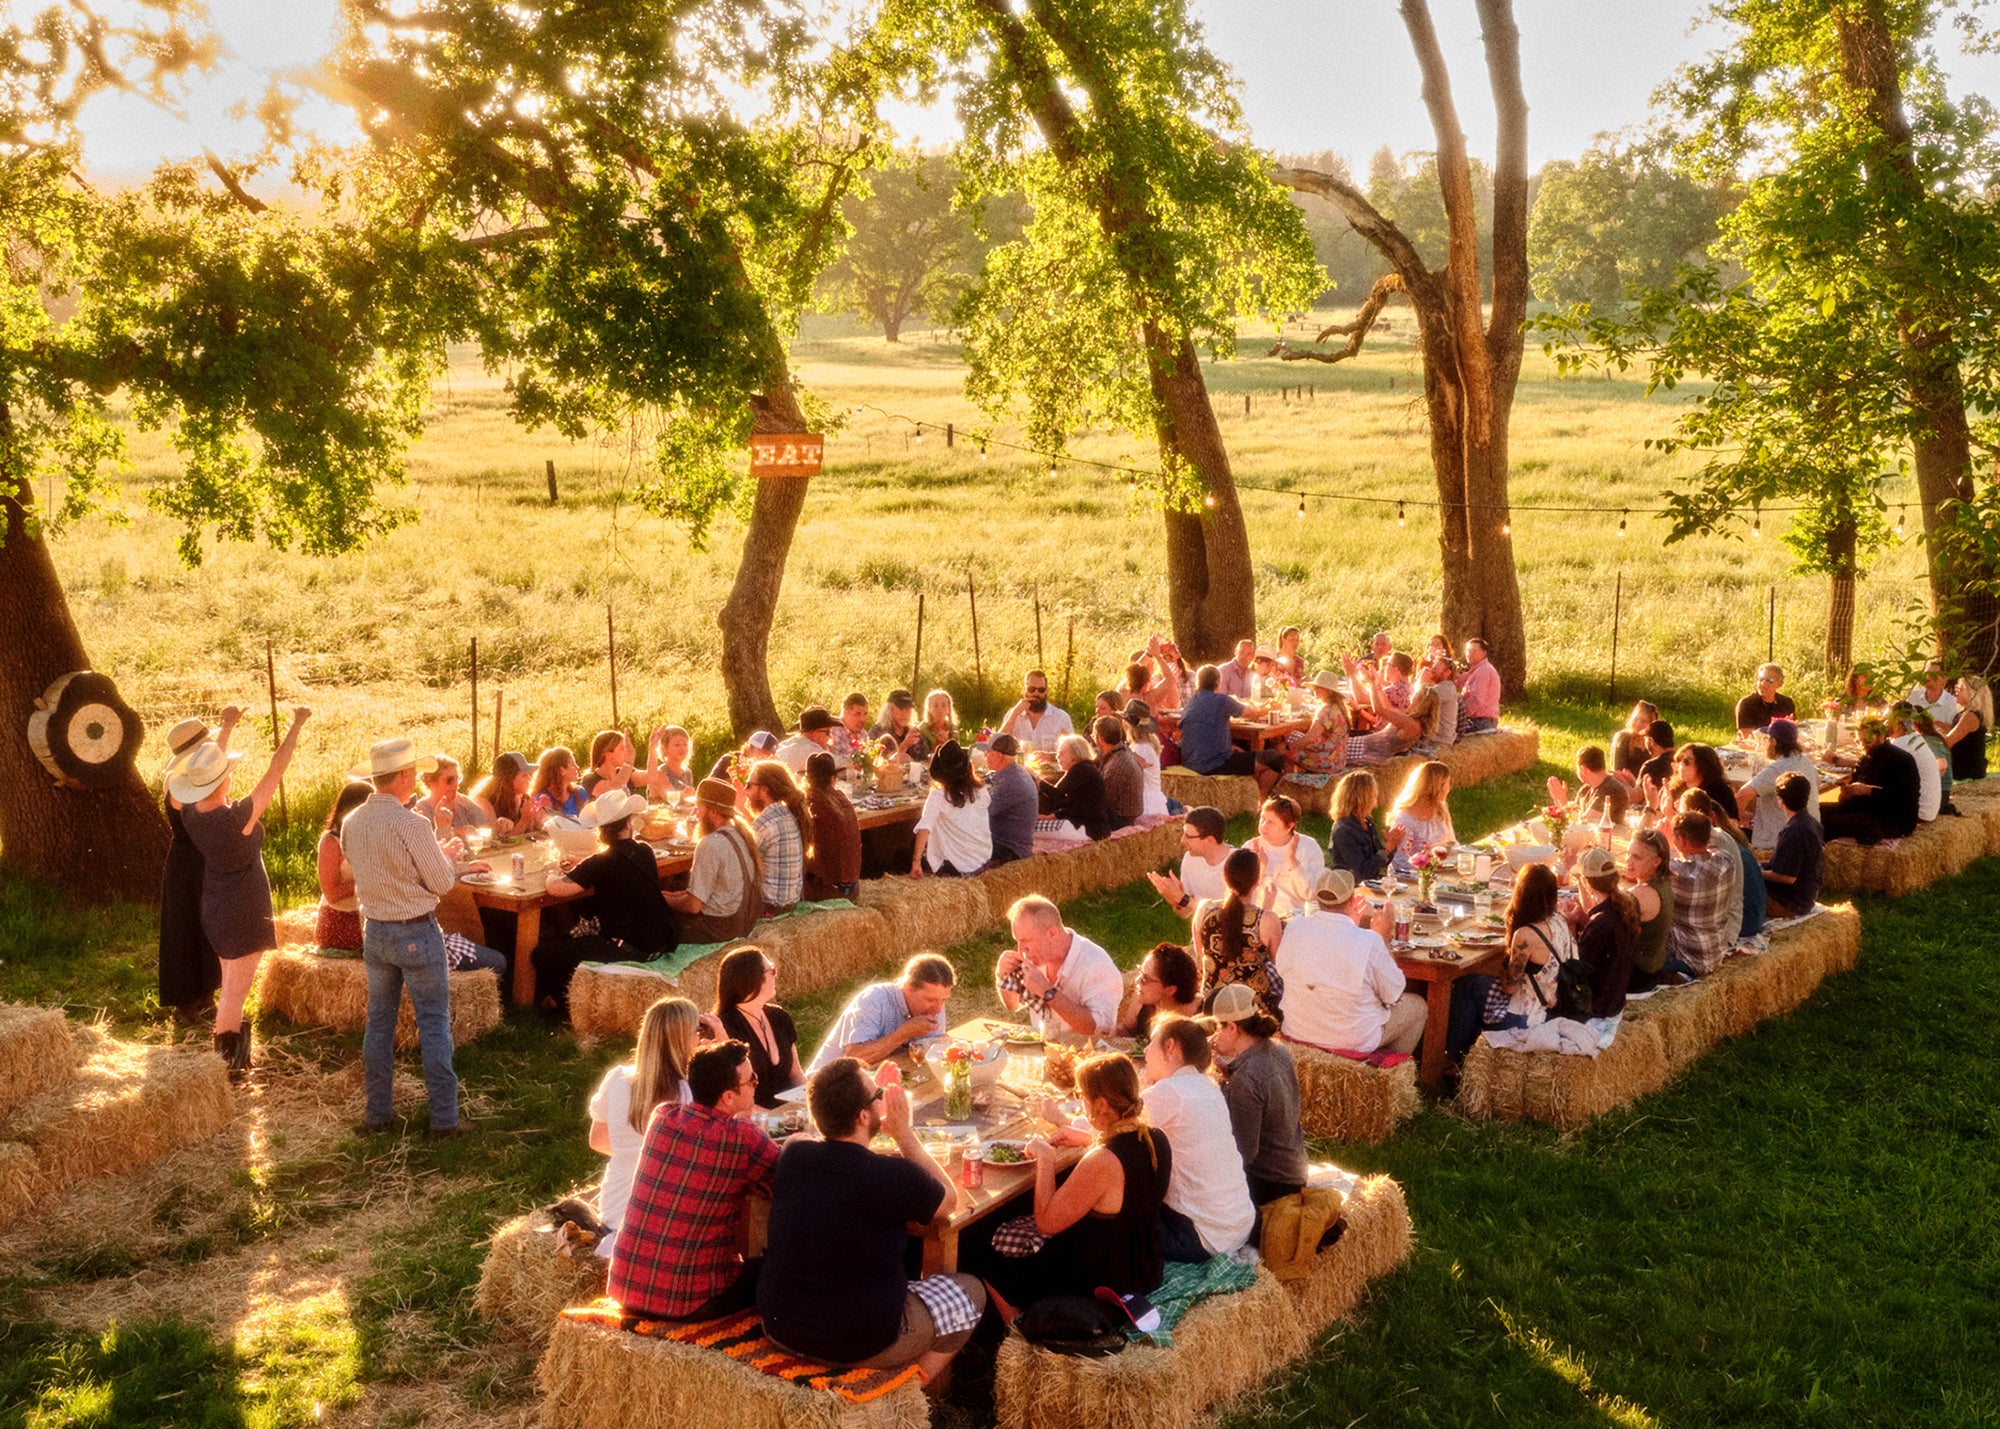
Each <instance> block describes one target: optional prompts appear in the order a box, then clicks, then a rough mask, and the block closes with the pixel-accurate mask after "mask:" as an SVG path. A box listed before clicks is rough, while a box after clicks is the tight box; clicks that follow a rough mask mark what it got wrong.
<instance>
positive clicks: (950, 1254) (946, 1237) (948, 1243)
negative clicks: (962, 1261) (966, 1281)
mask: <svg viewBox="0 0 2000 1429" xmlns="http://www.w3.org/2000/svg"><path fill="white" fill-rule="evenodd" d="M957 1269H958V1231H957V1230H956V1229H955V1228H954V1227H952V1226H946V1227H944V1228H943V1229H942V1230H940V1229H938V1228H936V1227H933V1228H931V1229H930V1230H928V1231H926V1232H925V1233H924V1274H925V1275H926V1276H931V1275H949V1274H951V1272H953V1271H954V1270H957Z"/></svg>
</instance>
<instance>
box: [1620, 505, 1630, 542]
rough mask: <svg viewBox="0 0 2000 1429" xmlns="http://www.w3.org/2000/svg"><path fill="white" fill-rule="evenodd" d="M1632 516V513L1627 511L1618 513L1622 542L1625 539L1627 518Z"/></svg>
mask: <svg viewBox="0 0 2000 1429" xmlns="http://www.w3.org/2000/svg"><path fill="white" fill-rule="evenodd" d="M1630 514H1631V513H1630V512H1626V511H1620V512H1619V513H1618V539H1619V540H1621V541H1622V540H1624V539H1625V518H1626V517H1627V516H1628V515H1630Z"/></svg>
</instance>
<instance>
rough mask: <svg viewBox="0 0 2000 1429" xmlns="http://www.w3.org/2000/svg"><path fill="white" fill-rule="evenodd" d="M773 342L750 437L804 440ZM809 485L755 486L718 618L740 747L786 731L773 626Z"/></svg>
mask: <svg viewBox="0 0 2000 1429" xmlns="http://www.w3.org/2000/svg"><path fill="white" fill-rule="evenodd" d="M772 342H773V344H774V351H773V355H772V357H771V359H770V361H771V372H772V377H771V380H770V381H769V382H768V383H767V384H766V385H765V388H764V391H763V393H762V394H761V395H759V396H758V397H756V398H754V399H752V401H751V421H750V429H751V430H752V431H753V432H759V433H775V432H803V431H805V430H806V418H805V413H804V412H803V411H801V410H800V408H799V399H798V394H797V393H796V392H795V391H794V390H793V388H792V378H791V370H790V367H789V365H788V364H787V363H786V361H785V358H784V354H783V352H782V350H780V349H777V348H776V347H775V344H776V342H777V339H776V335H775V334H774V335H773V337H772ZM810 480H811V479H810V478H808V477H803V476H785V477H767V478H764V479H762V480H759V481H758V482H757V491H756V495H755V496H754V497H753V498H752V500H751V505H750V524H749V526H748V527H747V528H745V530H744V532H743V554H742V556H741V557H739V558H738V560H737V563H736V583H735V584H734V585H733V586H731V587H730V590H729V599H728V600H727V601H725V602H724V603H723V606H722V610H721V612H720V613H719V614H718V615H717V616H716V618H715V623H716V624H717V625H718V626H719V627H721V630H722V659H721V666H722V687H723V690H724V692H725V694H726V695H727V696H728V699H729V723H730V727H731V728H732V729H733V730H734V731H735V734H736V737H737V738H738V739H739V740H741V739H747V738H749V736H750V735H751V734H752V733H753V732H755V731H757V730H760V729H763V730H769V731H771V732H772V733H773V734H776V733H778V732H780V731H781V730H783V729H784V728H785V725H784V722H783V721H782V720H781V719H780V718H779V717H778V706H777V702H776V701H775V700H773V699H772V698H771V668H770V651H771V625H772V623H773V621H774V620H775V619H776V618H777V613H778V593H779V591H780V590H781V589H782V588H783V586H784V583H785V562H786V561H787V560H788V559H790V557H791V553H792V537H793V536H794V535H796V534H797V532H798V529H799V513H800V512H802V511H804V510H805V505H806V488H807V486H808V485H809V484H810Z"/></svg>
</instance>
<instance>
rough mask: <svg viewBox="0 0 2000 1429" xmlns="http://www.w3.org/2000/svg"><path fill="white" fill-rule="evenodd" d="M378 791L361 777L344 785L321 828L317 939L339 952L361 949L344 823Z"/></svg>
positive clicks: (359, 927) (320, 944) (356, 903)
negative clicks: (342, 832) (342, 837)
mask: <svg viewBox="0 0 2000 1429" xmlns="http://www.w3.org/2000/svg"><path fill="white" fill-rule="evenodd" d="M372 792H374V791H373V790H372V789H371V788H370V787H369V786H368V785H366V784H363V783H361V782H360V781H359V780H355V781H352V782H349V783H347V784H345V785H342V786H341V790H340V793H339V794H338V795H337V796H336V797H335V798H334V801H333V807H332V808H331V809H329V810H327V813H326V826H325V827H324V828H323V829H321V830H320V835H319V849H318V851H317V854H316V857H317V859H318V872H319V913H318V916H317V918H316V919H315V920H314V923H313V942H315V943H316V944H318V945H319V946H320V947H322V948H332V949H334V950H336V951H339V952H348V953H358V952H360V951H361V904H360V901H359V900H358V899H357V898H356V897H355V895H354V869H353V867H352V866H351V865H350V864H349V863H348V862H347V854H346V852H345V851H344V850H343V849H342V848H341V846H340V826H341V825H342V824H343V823H345V822H346V821H347V816H348V815H349V814H351V813H353V812H354V811H355V810H356V809H358V808H360V807H361V806H362V804H364V803H366V802H367V799H368V796H369V794H371V793H372Z"/></svg>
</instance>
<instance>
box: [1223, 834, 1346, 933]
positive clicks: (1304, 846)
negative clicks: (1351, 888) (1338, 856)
mask: <svg viewBox="0 0 2000 1429" xmlns="http://www.w3.org/2000/svg"><path fill="white" fill-rule="evenodd" d="M1243 847H1245V848H1247V849H1249V850H1250V851H1251V852H1252V853H1254V854H1256V855H1257V857H1258V858H1259V859H1260V860H1262V862H1263V864H1264V874H1263V878H1262V880H1261V881H1260V883H1259V886H1258V893H1257V901H1258V902H1259V903H1261V904H1263V905H1264V908H1265V910H1266V911H1268V912H1271V913H1275V914H1277V915H1278V916H1279V917H1280V918H1289V917H1291V916H1292V915H1293V914H1295V913H1301V912H1303V911H1305V908H1306V905H1307V904H1309V903H1311V902H1312V888H1313V884H1314V883H1315V882H1316V881H1317V880H1318V878H1319V876H1320V875H1321V874H1322V873H1325V872H1326V850H1325V849H1322V848H1321V847H1320V846H1319V845H1318V844H1317V843H1316V842H1314V841H1313V840H1312V839H1310V838H1308V837H1307V836H1306V834H1305V833H1304V831H1303V830H1295V831H1294V834H1293V838H1292V841H1291V843H1289V844H1287V845H1286V846H1285V847H1284V848H1281V849H1274V848H1271V847H1270V846H1269V845H1267V844H1266V843H1265V842H1264V840H1263V839H1261V838H1254V839H1252V840H1250V842H1249V843H1247V844H1245V845H1243ZM1218 896H1219V895H1218Z"/></svg>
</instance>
